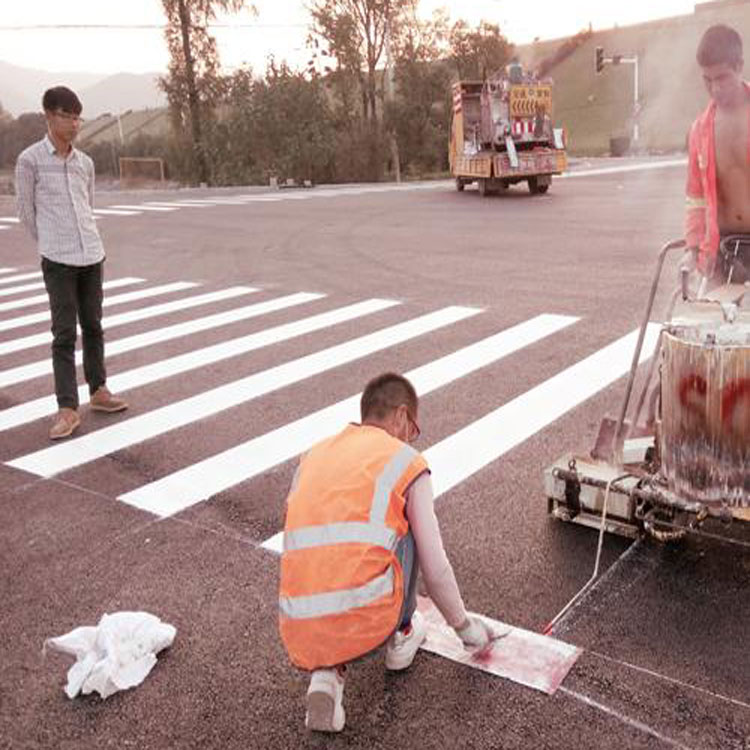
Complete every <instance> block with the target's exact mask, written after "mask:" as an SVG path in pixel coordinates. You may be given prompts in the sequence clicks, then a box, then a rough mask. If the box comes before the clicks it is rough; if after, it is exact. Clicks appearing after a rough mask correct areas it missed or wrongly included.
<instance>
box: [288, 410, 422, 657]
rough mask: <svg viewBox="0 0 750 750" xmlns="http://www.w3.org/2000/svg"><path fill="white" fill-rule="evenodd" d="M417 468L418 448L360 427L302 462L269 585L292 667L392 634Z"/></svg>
mask: <svg viewBox="0 0 750 750" xmlns="http://www.w3.org/2000/svg"><path fill="white" fill-rule="evenodd" d="M424 471H427V462H426V461H425V459H424V458H423V457H422V455H421V454H420V453H419V452H417V451H416V450H414V449H413V448H412V447H410V446H409V445H406V444H405V443H402V442H401V441H400V440H398V439H396V438H394V437H392V436H391V435H389V434H388V433H387V432H386V431H385V430H383V429H381V428H379V427H374V426H370V425H354V424H352V425H349V426H348V427H346V429H344V430H343V431H342V432H340V433H339V434H338V435H335V436H333V437H331V438H328V439H327V440H324V441H322V442H321V443H318V444H317V445H315V446H314V447H313V448H311V449H310V451H309V452H308V453H307V455H306V456H305V457H304V458H303V459H302V462H301V464H300V468H299V471H298V474H297V479H296V482H295V485H294V486H293V488H292V490H291V492H290V494H289V498H288V500H287V515H286V523H285V525H284V550H283V553H282V556H281V580H280V586H279V630H280V632H281V639H282V641H283V642H284V646H285V647H286V650H287V652H288V653H289V658H290V659H291V660H292V662H293V663H294V664H296V665H297V666H298V667H302V668H303V669H309V670H312V669H318V668H321V667H332V666H335V665H337V664H343V663H345V662H347V661H350V660H352V659H355V658H357V657H359V656H362V655H363V654H366V653H368V652H369V651H372V650H373V649H375V648H377V647H378V646H379V645H381V644H382V643H383V642H384V641H385V640H386V639H387V638H388V637H389V636H390V634H391V633H392V632H393V631H394V630H395V629H396V627H397V625H398V618H399V615H400V613H401V607H402V604H403V598H404V583H403V572H402V570H401V565H400V563H399V561H398V559H397V557H396V547H397V545H398V543H399V541H400V540H401V539H402V538H403V537H404V536H405V535H406V534H407V533H408V531H409V524H408V522H407V520H406V513H405V504H406V500H405V497H404V496H405V494H406V491H407V489H408V488H409V485H411V484H412V482H414V480H415V479H416V478H417V477H418V476H419V475H420V474H422V473H423V472H424Z"/></svg>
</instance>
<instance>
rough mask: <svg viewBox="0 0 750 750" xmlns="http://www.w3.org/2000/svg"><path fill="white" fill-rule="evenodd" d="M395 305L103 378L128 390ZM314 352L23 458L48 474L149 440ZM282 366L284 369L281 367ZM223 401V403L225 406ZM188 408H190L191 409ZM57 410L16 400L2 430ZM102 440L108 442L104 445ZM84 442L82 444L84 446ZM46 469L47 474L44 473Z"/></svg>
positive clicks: (350, 309)
mask: <svg viewBox="0 0 750 750" xmlns="http://www.w3.org/2000/svg"><path fill="white" fill-rule="evenodd" d="M398 304H399V303H398V302H396V301H395V300H384V299H370V300H365V301H364V302H357V303H355V304H353V305H347V306H346V307H341V308H337V309H334V310H329V311H328V312H324V313H319V314H318V315H312V316H310V317H308V318H302V319H301V320H297V321H293V322H291V323H283V324H281V325H278V326H274V327H273V328H267V329H265V330H263V331H259V332H257V333H252V334H249V335H247V336H241V337H239V338H235V339H231V340H230V341H226V342H223V343H221V344H214V345H213V346H207V347H204V348H203V349H196V350H193V351H189V352H187V353H185V354H180V355H178V356H176V357H170V358H168V359H164V360H160V361H158V362H154V363H153V364H149V365H144V366H142V367H137V368H135V369H133V370H128V371H126V372H123V373H119V374H117V375H114V376H112V377H110V378H108V380H107V382H108V384H109V385H110V387H111V388H112V390H115V391H118V392H122V391H127V390H131V389H133V388H137V387H140V386H143V385H148V384H149V383H153V382H156V381H158V380H162V379H164V378H168V377H174V376H175V375H178V374H181V373H184V372H189V371H191V370H195V369H199V368H202V367H206V366H207V365H210V364H214V363H216V362H221V361H223V360H227V359H230V358H232V357H236V356H239V355H242V354H248V353H250V352H252V351H256V350H257V349H261V348H263V347H266V346H272V345H274V344H277V343H280V342H282V341H288V340H290V339H293V338H297V337H299V336H303V335H305V334H308V333H313V332H315V331H320V330H324V329H326V328H328V327H330V326H333V325H338V324H339V323H344V322H347V321H352V320H356V319H358V318H361V317H363V316H365V315H372V314H373V313H376V312H380V311H382V310H386V309H388V308H390V307H394V306H396V305H398ZM339 346H340V347H343V346H345V345H344V344H341V345H339ZM334 348H335V347H334ZM324 351H325V352H326V353H329V352H330V351H331V350H330V349H326V350H324ZM313 356H315V355H309V356H308V357H303V358H301V359H299V360H295V361H294V362H291V363H287V364H286V365H280V366H279V367H275V368H271V369H270V370H265V371H263V372H261V373H256V374H255V375H251V376H250V377H249V378H243V379H241V380H238V381H233V382H231V383H228V384H227V385H224V386H221V387H219V388H215V389H213V390H210V391H207V392H203V393H201V394H199V395H198V396H193V397H192V398H188V399H184V400H183V401H180V402H178V403H176V404H174V403H173V404H170V405H168V406H166V407H162V408H161V409H157V410H155V411H152V412H148V413H147V414H143V415H140V416H137V417H133V418H132V419H128V420H125V421H123V422H119V423H118V424H116V425H114V426H113V427H109V428H103V429H101V430H98V431H97V432H96V433H91V434H89V435H86V436H83V437H80V438H76V439H74V440H69V441H67V442H66V443H65V444H64V445H58V446H53V447H57V448H59V449H61V450H57V451H54V450H53V451H52V453H46V452H45V451H39V452H38V454H31V456H29V457H26V458H27V459H28V460H27V461H26V462H25V463H26V465H36V466H39V467H41V463H38V461H41V462H44V461H45V460H49V461H50V462H51V463H49V465H48V467H47V468H41V471H42V472H44V474H45V475H46V476H51V475H52V474H56V473H59V472H60V471H63V470H64V469H62V468H61V467H62V466H67V467H68V468H72V467H73V466H76V465H78V464H79V463H86V462H88V461H91V460H93V459H94V458H98V457H100V456H101V455H106V454H107V453H110V452H112V449H111V446H112V445H121V446H122V447H125V446H126V445H131V444H133V443H137V442H141V441H142V440H145V439H147V438H146V437H145V435H146V434H147V433H146V430H151V431H152V434H149V436H155V435H158V434H161V432H162V431H166V430H168V429H173V428H171V427H169V426H168V425H169V422H168V421H167V420H169V419H171V420H173V423H174V424H175V425H178V424H179V426H181V425H182V423H183V422H184V424H189V423H190V422H192V421H194V420H195V419H199V418H201V416H195V415H202V416H209V415H211V414H213V413H215V412H214V411H213V409H216V410H217V411H222V410H224V409H225V408H229V406H236V405H238V404H240V403H242V402H243V399H242V396H241V388H242V387H247V388H248V389H249V388H250V387H251V386H253V385H254V384H255V383H256V382H266V380H267V379H270V380H273V377H274V376H277V375H278V376H281V375H282V374H289V373H290V372H292V373H293V372H295V368H296V367H298V366H299V365H300V363H303V362H305V361H307V360H309V359H310V358H311V357H313ZM280 368H284V369H283V370H282V369H280ZM78 394H79V399H80V402H81V403H86V402H87V401H88V389H87V387H85V386H81V387H80V388H79V389H78ZM220 399H223V400H220ZM238 399H239V400H238ZM223 404H226V406H225V405H223ZM191 408H192V409H193V411H191ZM56 410H57V406H56V401H55V398H54V396H52V397H43V398H40V399H36V400H35V401H28V402H26V403H23V404H19V405H18V406H13V407H10V408H9V409H4V410H3V411H0V430H7V429H10V428H12V427H16V426H18V425H19V424H23V423H25V422H29V421H32V420H34V419H38V418H39V417H43V416H46V415H48V414H52V413H54V412H55V411H56ZM160 420H164V421H160ZM141 430H143V431H144V432H143V435H144V437H142V438H141V439H139V438H138V435H139V434H141V433H140V432H139V431H141ZM94 434H95V435H96V436H97V437H96V439H93V440H92V439H91V438H92V436H93V435H94ZM105 441H108V442H106V444H105ZM107 445H109V446H110V448H106V446H107ZM68 446H69V447H70V448H73V450H70V449H68V450H66V447H68ZM83 446H85V449H84V447H83ZM46 450H47V451H49V450H51V449H49V448H48V449H46ZM86 451H88V452H86ZM77 452H78V454H79V455H78V458H76V457H75V454H76V453H77ZM42 454H43V455H42ZM34 456H36V458H34ZM45 457H47V458H45ZM19 460H22V459H19ZM71 462H72V463H71ZM48 471H49V473H47V472H48Z"/></svg>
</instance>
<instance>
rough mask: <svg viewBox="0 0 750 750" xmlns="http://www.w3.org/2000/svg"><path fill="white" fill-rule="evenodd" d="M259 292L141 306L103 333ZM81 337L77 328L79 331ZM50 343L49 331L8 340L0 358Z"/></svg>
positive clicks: (107, 324) (241, 289) (238, 289)
mask: <svg viewBox="0 0 750 750" xmlns="http://www.w3.org/2000/svg"><path fill="white" fill-rule="evenodd" d="M257 291H258V290H257V289H255V288H253V287H250V286H233V287H230V288H229V289H222V290H220V291H218V292H207V293H206V294H198V295H196V296H194V297H186V298H183V299H178V300H174V301H172V302H162V303H161V304H159V305H150V306H148V307H140V308H138V309H137V310H130V311H129V312H126V313H120V314H119V315H110V316H108V317H105V318H104V320H103V321H102V325H103V326H104V330H105V331H107V332H109V331H110V330H111V329H112V328H116V327H117V326H121V325H125V324H126V323H134V322H136V321H139V320H148V319H150V318H156V317H158V316H160V315H168V314H169V313H173V312H183V311H185V310H191V309H193V308H194V307H199V306H201V305H210V304H212V303H214V302H223V301H224V300H230V299H234V298H235V297H240V296H243V295H246V294H252V293H254V292H257ZM78 333H79V334H80V328H79V329H78ZM51 342H52V334H51V333H50V332H49V331H44V332H42V333H34V334H32V335H30V336H23V337H21V338H18V339H11V340H10V341H3V342H1V343H0V355H3V354H11V353H13V352H20V351H23V350H24V349H31V348H33V347H35V346H42V345H44V344H50V343H51ZM110 346H111V344H110V343H109V342H108V343H107V352H108V354H109V353H111V350H110Z"/></svg>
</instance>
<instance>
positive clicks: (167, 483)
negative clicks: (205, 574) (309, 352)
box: [118, 315, 578, 517]
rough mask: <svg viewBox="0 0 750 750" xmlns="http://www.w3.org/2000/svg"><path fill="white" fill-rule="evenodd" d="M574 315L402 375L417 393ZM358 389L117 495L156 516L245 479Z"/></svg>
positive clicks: (353, 403)
mask: <svg viewBox="0 0 750 750" xmlns="http://www.w3.org/2000/svg"><path fill="white" fill-rule="evenodd" d="M577 320H578V318H574V317H571V316H564V315H539V316H537V317H535V318H532V319H531V320H528V321H525V322H523V323H520V324H518V325H516V326H513V327H511V328H509V329H507V330H505V331H501V332H500V333H498V334H494V335H492V336H489V337H488V338H485V339H482V340H481V341H478V342H475V343H474V344H470V345H468V346H465V347H463V348H461V349H459V350H457V351H455V352H452V353H450V354H447V355H445V356H443V357H440V358H438V359H437V360H435V361H433V362H430V363H428V364H426V365H423V366H422V367H419V368H417V369H415V370H412V371H411V372H410V373H408V374H407V377H409V378H410V379H411V380H412V382H413V383H414V386H415V387H416V388H417V390H418V392H419V393H420V394H421V395H425V394H427V393H429V392H431V391H434V390H436V389H438V388H440V387H442V386H444V385H447V384H448V383H451V382H453V381H454V380H457V379H459V378H461V377H464V376H465V375H468V374H469V373H471V372H474V371H476V370H478V369H480V368H482V367H485V366H487V365H489V364H491V363H494V362H497V361H498V360H500V359H502V358H503V357H505V356H507V355H509V354H511V353H513V352H515V351H518V350H519V349H522V348H524V347H526V346H528V345H530V344H532V343H534V342H536V341H539V340H541V339H543V338H545V337H546V336H549V335H551V334H553V333H555V332H557V331H560V330H562V329H563V328H566V327H567V326H570V325H572V324H573V323H575V322H576V321H577ZM359 398H360V395H359V394H355V395H354V396H351V397H349V398H346V399H343V400H342V401H339V402H337V403H336V404H333V405H331V406H328V407H326V408H324V409H320V410H318V411H317V412H314V413H312V414H309V415H308V416H306V417H302V418H301V419H298V420H296V421H294V422H291V423H289V424H287V425H284V426H283V427H280V428H278V429H276V430H272V431H271V432H268V433H266V434H265V435H261V436H259V437H256V438H253V439H251V440H248V441H246V442H245V443H242V444H240V445H237V446H234V447H233V448H231V449H229V450H227V451H223V452H221V453H218V454H216V455H214V456H211V457H209V458H206V459H204V460H203V461H199V462H197V463H194V464H192V465H191V466H188V467H186V468H185V469H182V470H181V471H177V472H175V473H173V474H170V475H168V476H166V477H163V478H162V479H159V480H156V481H154V482H152V483H150V484H147V485H143V486H142V487H140V488H138V489H136V490H134V491H132V492H129V493H127V494H125V495H122V496H121V497H120V498H118V499H120V500H122V501H123V502H126V503H129V504H131V505H134V506H136V507H138V508H141V509H143V510H148V511H149V512H151V513H155V514H156V515H159V516H162V517H164V516H167V515H172V514H174V513H177V512H179V511H180V510H184V509H185V508H186V507H189V506H191V505H195V504H196V503H198V502H201V501H203V500H206V499H207V498H209V497H211V496H212V495H215V494H216V493H217V492H221V491H222V490H225V489H228V488H229V487H232V486H234V485H236V484H239V483H240V482H242V481H245V480H247V479H251V478H252V477H254V476H256V475H257V474H260V473H261V472H263V471H266V470H267V469H270V468H272V467H273V466H275V465H277V464H279V463H282V462H283V461H286V460H288V459H290V458H293V457H295V456H297V455H299V454H300V453H302V452H304V451H305V450H307V449H308V448H309V447H310V445H312V443H314V442H315V441H316V440H319V439H321V438H323V437H325V436H326V435H329V434H331V433H332V432H334V431H335V430H336V429H338V428H340V427H341V425H342V424H346V423H347V422H348V421H353V420H357V418H358V407H359Z"/></svg>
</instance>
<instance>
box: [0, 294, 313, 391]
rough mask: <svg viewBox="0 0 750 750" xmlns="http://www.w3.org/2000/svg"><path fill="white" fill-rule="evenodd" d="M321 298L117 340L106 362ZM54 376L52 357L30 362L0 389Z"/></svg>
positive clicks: (2, 378)
mask: <svg viewBox="0 0 750 750" xmlns="http://www.w3.org/2000/svg"><path fill="white" fill-rule="evenodd" d="M322 297H325V295H324V294H313V293H308V292H298V293H296V294H289V295H287V296H285V297H278V298H276V299H271V300H266V301H265V302H258V303H256V304H254V305H247V306H245V307H239V308H236V309H234V310H226V311H225V312H220V313H215V314H214V315H207V316H205V317H203V318H193V319H191V320H186V321H183V322H182V323H175V324H174V325H171V326H165V327H163V328H155V329H153V330H151V331H145V332H144V333H138V334H135V335H134V336H127V337H125V338H122V339H116V340H115V341H110V342H108V343H107V358H109V357H114V356H115V355H117V354H124V353H125V352H132V351H134V350H135V349H144V348H145V347H148V346H153V345H154V344H161V343H164V342H165V341H172V340H173V339H177V338H182V337H184V336H190V335H193V334H195V333H199V332H201V331H208V330H211V329H212V328H220V327H221V326H227V325H231V324H232V323H238V322H240V321H242V320H249V319H251V318H257V317H259V316H260V315H267V314H268V313H271V312H276V311H278V310H285V309H287V308H289V307H294V306H295V305H302V304H304V303H305V302H312V301H313V300H317V299H321V298H322ZM75 361H76V364H81V363H82V362H83V354H82V352H80V351H77V352H76V355H75ZM51 372H52V361H51V358H50V357H46V358H45V359H42V360H38V361H37V362H30V363H28V364H25V365H20V366H18V367H12V368H10V369H8V370H0V388H7V387H8V386H9V385H15V384H16V383H22V382H24V381H26V380H31V379H32V378H38V377H41V376H42V375H47V374H49V373H51Z"/></svg>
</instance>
